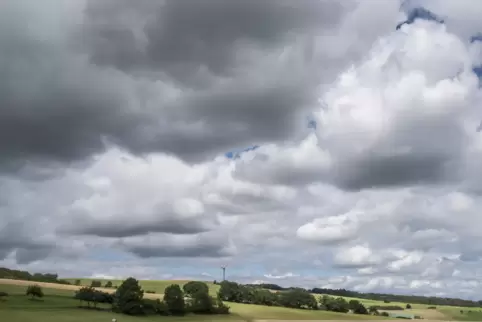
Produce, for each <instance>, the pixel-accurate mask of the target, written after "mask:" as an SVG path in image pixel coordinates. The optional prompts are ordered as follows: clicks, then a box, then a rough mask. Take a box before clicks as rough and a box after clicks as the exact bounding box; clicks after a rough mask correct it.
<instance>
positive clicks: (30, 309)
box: [0, 279, 381, 322]
mask: <svg viewBox="0 0 482 322" xmlns="http://www.w3.org/2000/svg"><path fill="white" fill-rule="evenodd" d="M112 282H114V281H112ZM176 282H177V281H142V282H141V284H142V285H145V286H146V289H152V290H156V291H158V292H159V293H160V294H161V295H162V293H163V290H164V288H165V287H167V286H168V285H170V284H173V283H176ZM82 283H83V285H90V280H87V279H84V280H82ZM29 284H34V283H32V282H26V281H14V280H0V291H3V292H7V293H8V294H9V296H8V297H7V299H6V300H5V301H0V320H1V321H8V322H34V321H35V322H61V321H62V322H77V321H79V322H80V321H83V322H85V321H93V322H97V321H99V322H100V321H111V319H112V318H116V319H117V321H119V322H134V321H146V322H147V321H159V320H173V321H255V320H278V321H282V320H337V321H339V320H345V321H349V320H377V321H379V320H381V318H377V317H374V316H369V315H356V314H344V313H335V312H327V311H312V310H299V309H288V308H283V307H269V306H261V305H250V304H239V303H226V304H228V305H229V306H230V307H231V314H230V315H227V316H226V315H220V316H213V315H206V316H202V315H188V316H184V317H162V316H148V317H131V316H126V315H118V314H115V313H112V312H106V311H94V310H86V309H81V308H78V305H79V302H78V301H77V300H75V299H73V294H74V289H77V288H78V287H76V286H72V285H60V284H49V283H37V284H42V285H43V290H44V293H45V296H44V297H43V298H42V299H40V300H31V299H30V298H29V297H27V296H26V295H25V291H26V288H27V285H29ZM119 284H120V283H119ZM114 285H116V284H115V283H114ZM46 286H48V287H46ZM147 286H148V288H147ZM210 286H212V287H213V290H212V292H215V290H216V288H215V286H217V285H213V284H211V285H210ZM111 291H112V290H111Z"/></svg>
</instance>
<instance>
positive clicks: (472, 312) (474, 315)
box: [438, 307, 482, 321]
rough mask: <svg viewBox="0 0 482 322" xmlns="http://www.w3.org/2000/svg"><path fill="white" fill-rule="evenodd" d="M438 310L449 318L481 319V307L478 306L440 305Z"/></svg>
mask: <svg viewBox="0 0 482 322" xmlns="http://www.w3.org/2000/svg"><path fill="white" fill-rule="evenodd" d="M438 310H440V312H442V313H443V314H444V315H445V316H447V317H449V319H451V320H456V321H482V309H480V308H467V307H442V308H440V309H438ZM461 311H462V313H461Z"/></svg>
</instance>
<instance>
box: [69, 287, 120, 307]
mask: <svg viewBox="0 0 482 322" xmlns="http://www.w3.org/2000/svg"><path fill="white" fill-rule="evenodd" d="M74 298H75V299H78V300H79V301H80V305H82V302H87V307H90V303H94V307H97V303H108V304H112V302H113V297H112V295H111V294H109V293H106V292H102V291H99V290H96V289H94V288H92V287H90V286H84V287H82V288H81V289H80V290H78V291H77V292H75V295H74Z"/></svg>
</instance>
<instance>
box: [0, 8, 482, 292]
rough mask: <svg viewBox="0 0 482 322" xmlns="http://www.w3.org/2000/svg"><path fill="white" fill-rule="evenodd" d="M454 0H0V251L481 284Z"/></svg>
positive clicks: (300, 276) (314, 281) (365, 284)
mask: <svg viewBox="0 0 482 322" xmlns="http://www.w3.org/2000/svg"><path fill="white" fill-rule="evenodd" d="M467 4H468V2H465V1H457V2H453V3H452V2H451V3H448V2H446V1H431V2H429V3H427V6H426V9H427V10H430V11H431V12H433V13H434V14H435V15H436V16H437V17H441V18H442V19H443V20H444V23H443V24H441V23H437V22H434V21H430V20H423V19H415V20H414V21H413V22H411V23H409V24H403V26H401V27H400V28H399V29H398V30H397V29H396V26H397V24H398V23H400V22H401V21H405V20H407V19H409V18H410V17H408V16H407V12H404V11H401V10H400V3H399V1H395V0H394V1H355V0H353V1H346V2H343V3H339V2H336V1H329V0H327V1H314V2H313V1H310V2H305V1H301V2H299V3H296V4H292V3H291V2H285V1H266V2H263V3H259V2H256V1H244V2H242V3H241V2H239V3H237V2H236V1H235V2H233V3H232V4H227V3H225V2H221V1H205V2H202V3H196V4H189V5H187V4H183V3H178V1H176V2H174V1H165V2H163V3H161V2H158V1H142V2H132V1H124V0H122V1H102V2H99V1H80V0H78V1H71V2H69V3H68V4H67V3H62V4H61V3H60V2H58V1H55V0H51V1H47V2H46V3H45V4H42V6H40V5H38V3H33V2H29V1H27V0H23V1H7V2H5V3H4V4H2V10H0V19H2V22H5V25H6V26H8V28H3V29H2V30H1V31H0V46H1V47H2V48H5V49H6V50H4V51H2V54H0V63H1V64H2V66H5V71H4V73H2V75H0V106H2V107H1V108H0V116H1V117H0V123H1V124H0V125H2V126H0V128H1V130H0V134H1V136H0V154H1V157H0V265H6V266H9V267H13V268H22V269H28V270H31V271H40V272H46V271H57V272H58V273H59V274H60V275H61V276H69V277H71V276H96V277H102V276H105V277H126V276H130V275H133V276H135V277H137V278H151V279H163V278H194V279H195V278H205V277H206V276H209V278H210V279H219V278H221V275H220V274H221V273H220V270H219V267H221V266H226V267H228V268H227V274H228V277H229V279H233V280H237V281H241V282H253V281H258V282H259V281H265V282H266V281H269V282H275V283H279V284H280V285H283V286H293V285H297V286H303V287H331V288H347V289H354V290H359V291H370V292H399V293H413V294H423V295H427V294H430V295H440V296H450V297H454V296H462V297H466V298H476V297H478V296H480V292H479V285H480V283H479V281H478V274H479V273H478V268H477V267H478V265H479V261H480V260H481V258H482V247H480V246H479V244H480V243H479V242H478V240H479V239H480V232H479V229H478V227H480V224H482V223H481V222H480V221H481V220H480V219H479V217H480V216H478V209H480V207H481V205H482V199H481V191H482V186H481V184H480V183H481V182H482V177H481V175H480V171H479V170H480V161H481V159H482V152H481V151H482V141H481V140H482V139H481V137H480V133H479V132H477V128H478V127H479V126H480V120H481V115H480V111H479V106H480V103H481V92H480V86H479V82H480V81H479V79H478V77H477V75H476V74H475V73H474V72H473V68H474V66H479V65H480V63H481V59H480V48H479V47H480V44H479V43H478V42H477V41H476V42H471V41H470V37H472V36H474V35H476V34H477V32H480V31H481V30H482V26H480V23H479V20H477V19H475V17H476V14H475V13H476V12H478V11H477V10H478V7H477V6H472V5H467ZM413 5H414V6H416V5H419V4H417V3H415V2H414V4H413ZM474 12H475V13H474ZM53 13H55V15H54V14H53ZM464 15H467V16H468V19H467V21H465V20H463V19H462V18H463V17H464ZM248 18H249V19H248ZM26 20H27V21H29V22H30V23H31V25H32V26H33V27H32V28H24V26H23V25H22V24H20V23H19V21H26ZM266 21H268V22H269V23H266ZM101 22H104V23H101ZM248 22H249V23H248ZM309 121H311V122H312V123H311V124H314V123H316V126H308V125H307V124H308V122H309ZM254 146H256V148H249V147H254ZM240 150H243V151H242V152H239V151H240ZM229 151H232V152H233V154H232V155H233V156H234V157H232V158H229ZM227 156H228V157H227ZM479 266H480V265H479Z"/></svg>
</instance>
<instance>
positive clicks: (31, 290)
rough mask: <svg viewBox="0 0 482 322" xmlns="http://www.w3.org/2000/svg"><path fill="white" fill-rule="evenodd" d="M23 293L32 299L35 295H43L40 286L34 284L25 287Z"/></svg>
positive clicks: (39, 296)
mask: <svg viewBox="0 0 482 322" xmlns="http://www.w3.org/2000/svg"><path fill="white" fill-rule="evenodd" d="M25 295H27V296H30V297H31V298H32V299H34V298H35V297H38V298H41V297H43V296H44V292H43V291H42V288H41V287H40V286H38V285H37V284H35V285H30V286H29V287H27V292H26V293H25Z"/></svg>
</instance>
